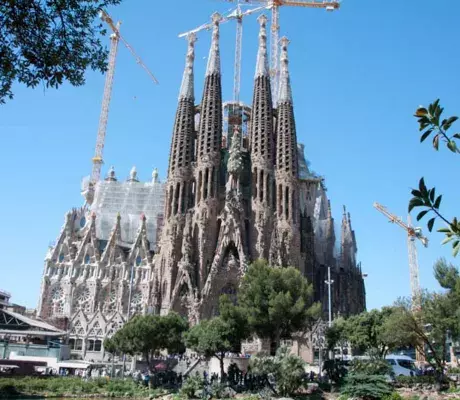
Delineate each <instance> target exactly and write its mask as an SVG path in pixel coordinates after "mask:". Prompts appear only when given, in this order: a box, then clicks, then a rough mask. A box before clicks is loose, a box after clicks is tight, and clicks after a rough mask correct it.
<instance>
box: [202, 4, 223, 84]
mask: <svg viewBox="0 0 460 400" xmlns="http://www.w3.org/2000/svg"><path fill="white" fill-rule="evenodd" d="M211 19H212V25H213V27H212V41H211V49H210V50H209V58H208V66H207V68H206V76H209V75H212V74H220V50H219V23H220V21H221V20H222V16H221V15H220V14H219V13H218V12H215V13H214V14H212V16H211Z"/></svg>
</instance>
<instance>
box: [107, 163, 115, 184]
mask: <svg viewBox="0 0 460 400" xmlns="http://www.w3.org/2000/svg"><path fill="white" fill-rule="evenodd" d="M116 180H117V176H116V174H115V168H114V166H113V165H112V166H111V167H110V169H109V172H108V174H107V179H106V181H113V182H114V181H116Z"/></svg>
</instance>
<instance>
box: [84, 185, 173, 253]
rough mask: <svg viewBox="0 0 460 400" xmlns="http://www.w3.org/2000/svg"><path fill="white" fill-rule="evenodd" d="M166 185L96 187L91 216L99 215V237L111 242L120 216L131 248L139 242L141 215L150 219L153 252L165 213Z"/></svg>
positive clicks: (97, 231) (149, 236)
mask: <svg viewBox="0 0 460 400" xmlns="http://www.w3.org/2000/svg"><path fill="white" fill-rule="evenodd" d="M164 201H165V184H164V183H161V182H136V181H131V182H129V181H128V182H118V181H101V182H98V183H97V185H96V191H95V197H94V202H93V204H92V206H91V210H90V211H91V212H92V213H93V212H94V213H95V214H96V236H97V237H98V239H100V240H108V239H109V237H110V233H111V232H112V230H113V228H114V226H115V222H116V218H117V214H118V213H120V216H121V238H122V241H123V243H124V244H126V245H131V244H133V243H134V241H135V239H136V235H137V233H138V229H139V226H140V223H141V215H142V214H144V215H145V217H146V219H147V220H146V225H147V236H148V239H149V241H150V246H151V248H152V250H153V249H154V247H155V245H156V243H157V230H158V222H159V221H160V220H161V218H162V215H163V211H164Z"/></svg>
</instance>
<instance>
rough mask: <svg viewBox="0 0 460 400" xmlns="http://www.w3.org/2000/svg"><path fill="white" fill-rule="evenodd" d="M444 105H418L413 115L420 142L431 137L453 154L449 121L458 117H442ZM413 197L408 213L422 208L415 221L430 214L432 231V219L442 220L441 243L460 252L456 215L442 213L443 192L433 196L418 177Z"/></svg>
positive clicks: (459, 224)
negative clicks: (443, 236)
mask: <svg viewBox="0 0 460 400" xmlns="http://www.w3.org/2000/svg"><path fill="white" fill-rule="evenodd" d="M443 112H444V108H443V107H441V105H440V104H439V99H438V100H436V101H435V102H434V103H432V104H430V105H429V106H428V108H425V107H422V106H421V107H419V108H418V109H417V111H416V112H415V117H416V118H417V120H418V123H419V129H420V132H422V136H421V138H420V141H421V142H424V141H425V140H426V139H427V138H428V137H430V136H433V147H434V149H435V150H436V151H437V150H439V144H440V143H445V145H446V147H447V148H448V149H449V150H450V151H451V152H453V153H456V154H458V153H460V149H459V147H458V145H457V140H459V139H460V133H455V134H451V133H450V129H451V127H452V124H453V123H454V122H455V121H457V120H458V117H455V116H454V117H449V118H443V115H442V114H443ZM412 196H413V197H412V199H411V200H410V202H409V212H411V211H412V210H413V209H414V208H422V211H420V212H419V213H418V215H417V221H420V220H421V219H423V218H424V217H425V216H426V215H429V216H431V218H430V219H429V220H428V223H427V226H428V230H429V231H430V232H431V231H432V230H433V227H434V224H435V221H436V220H437V219H438V220H441V221H443V222H444V224H445V226H443V227H442V228H440V229H438V232H441V233H444V234H445V239H444V241H443V244H446V243H451V244H452V254H453V256H454V257H456V256H457V254H458V252H459V251H460V221H459V219H458V218H457V217H454V218H452V219H451V220H450V219H449V218H447V217H446V216H445V215H444V214H443V213H442V212H441V203H442V195H438V196H436V188H435V187H433V188H428V187H427V185H426V183H425V179H424V178H421V179H420V181H419V184H418V188H417V189H413V190H412Z"/></svg>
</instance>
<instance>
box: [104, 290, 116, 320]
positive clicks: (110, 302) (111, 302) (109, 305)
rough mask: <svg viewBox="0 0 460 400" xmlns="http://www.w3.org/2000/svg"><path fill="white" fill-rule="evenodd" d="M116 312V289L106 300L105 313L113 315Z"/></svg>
mask: <svg viewBox="0 0 460 400" xmlns="http://www.w3.org/2000/svg"><path fill="white" fill-rule="evenodd" d="M116 310H117V291H116V289H112V290H111V291H110V294H109V295H108V296H107V297H106V299H105V303H104V306H103V311H104V313H105V314H113V313H114V312H115V311H116Z"/></svg>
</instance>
